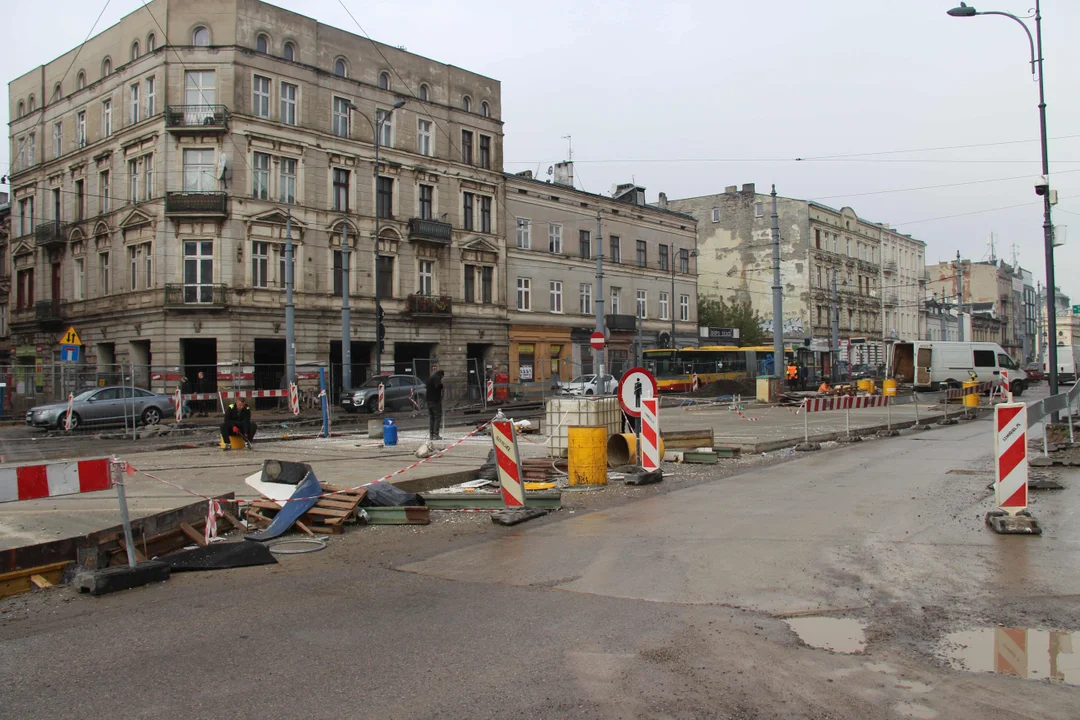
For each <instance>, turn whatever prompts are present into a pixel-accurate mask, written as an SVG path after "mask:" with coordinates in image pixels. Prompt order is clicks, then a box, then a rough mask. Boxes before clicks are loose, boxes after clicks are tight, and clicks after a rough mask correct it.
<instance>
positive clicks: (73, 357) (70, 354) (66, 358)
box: [60, 345, 82, 362]
mask: <svg viewBox="0 0 1080 720" xmlns="http://www.w3.org/2000/svg"><path fill="white" fill-rule="evenodd" d="M81 349H82V348H81V346H79V345H61V346H60V360H61V362H79V350H81Z"/></svg>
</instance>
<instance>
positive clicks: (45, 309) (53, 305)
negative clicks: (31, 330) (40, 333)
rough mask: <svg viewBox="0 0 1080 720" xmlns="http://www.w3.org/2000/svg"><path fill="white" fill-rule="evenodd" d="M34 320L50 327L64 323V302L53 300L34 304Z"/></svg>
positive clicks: (39, 301)
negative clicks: (50, 325)
mask: <svg viewBox="0 0 1080 720" xmlns="http://www.w3.org/2000/svg"><path fill="white" fill-rule="evenodd" d="M34 320H36V321H37V322H39V323H41V324H43V325H49V324H52V323H62V322H63V321H64V301H63V300H60V299H57V298H53V299H52V300H38V301H37V302H36V303H34Z"/></svg>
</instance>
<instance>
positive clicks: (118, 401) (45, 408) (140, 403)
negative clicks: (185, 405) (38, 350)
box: [26, 386, 176, 430]
mask: <svg viewBox="0 0 1080 720" xmlns="http://www.w3.org/2000/svg"><path fill="white" fill-rule="evenodd" d="M67 408H68V404H67V402H57V403H50V404H48V405H38V406H36V407H32V408H30V409H29V410H27V411H26V424H27V425H28V426H30V427H36V428H51V429H56V430H63V429H64V419H65V417H66V416H67ZM71 408H72V412H71V424H70V428H69V429H71V430H75V429H76V428H78V427H80V426H81V425H85V424H93V425H119V424H127V422H129V421H130V420H131V417H132V415H133V414H134V416H135V418H137V420H136V422H139V423H142V424H143V425H157V424H158V423H159V422H161V419H162V418H163V417H169V416H172V415H174V414H175V413H176V410H175V409H174V408H173V404H172V398H171V397H170V396H168V395H159V394H158V393H152V392H150V391H149V390H143V389H142V388H131V387H123V386H115V387H103V388H91V389H89V390H83V391H82V392H80V393H79V394H78V395H76V396H75V397H74V398H73V399H72V403H71ZM133 410H134V412H132V411H133Z"/></svg>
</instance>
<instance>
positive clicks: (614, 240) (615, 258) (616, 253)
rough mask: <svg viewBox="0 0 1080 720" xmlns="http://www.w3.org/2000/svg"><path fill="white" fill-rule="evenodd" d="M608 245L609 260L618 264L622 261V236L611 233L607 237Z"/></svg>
mask: <svg viewBox="0 0 1080 720" xmlns="http://www.w3.org/2000/svg"><path fill="white" fill-rule="evenodd" d="M608 245H609V246H610V248H611V262H612V263H613V264H615V265H618V264H619V263H621V262H622V238H620V237H619V236H618V235H612V236H611V237H610V238H609V239H608Z"/></svg>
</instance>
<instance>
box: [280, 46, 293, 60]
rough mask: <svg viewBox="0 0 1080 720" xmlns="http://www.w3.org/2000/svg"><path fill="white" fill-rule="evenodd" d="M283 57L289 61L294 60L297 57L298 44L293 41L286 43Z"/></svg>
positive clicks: (282, 51) (282, 50)
mask: <svg viewBox="0 0 1080 720" xmlns="http://www.w3.org/2000/svg"><path fill="white" fill-rule="evenodd" d="M281 57H283V58H284V59H285V60H287V61H288V62H292V61H293V60H295V59H296V46H295V45H293V44H292V43H291V42H287V43H285V46H284V47H282V49H281Z"/></svg>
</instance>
